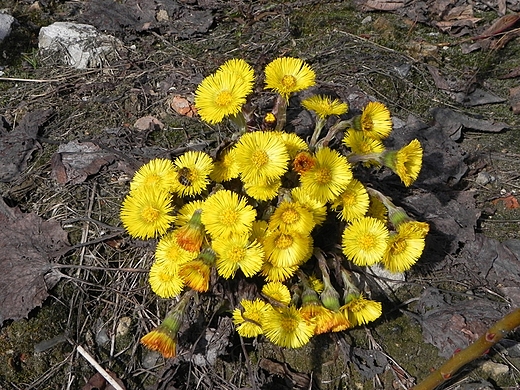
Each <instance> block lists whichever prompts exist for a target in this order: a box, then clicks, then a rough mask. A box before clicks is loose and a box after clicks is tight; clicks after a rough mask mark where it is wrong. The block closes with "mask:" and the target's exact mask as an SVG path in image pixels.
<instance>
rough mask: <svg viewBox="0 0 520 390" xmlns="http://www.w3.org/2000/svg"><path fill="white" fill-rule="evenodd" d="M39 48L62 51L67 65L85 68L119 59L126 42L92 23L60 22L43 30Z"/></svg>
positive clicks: (54, 51) (47, 51)
mask: <svg viewBox="0 0 520 390" xmlns="http://www.w3.org/2000/svg"><path fill="white" fill-rule="evenodd" d="M38 47H39V49H40V51H41V52H42V53H46V54H55V53H58V54H59V55H61V56H62V61H63V62H64V63H65V64H67V65H70V66H72V67H74V68H76V69H85V68H88V67H98V66H101V65H103V64H106V63H107V62H109V60H110V59H112V58H115V57H116V54H117V53H118V52H120V51H122V50H123V43H122V42H121V41H120V40H118V39H117V38H115V37H113V36H111V35H106V34H102V33H100V32H98V31H97V30H96V28H95V27H94V26H91V25H88V24H80V23H70V22H56V23H53V24H51V25H49V26H47V27H42V28H41V29H40V35H39V37H38Z"/></svg>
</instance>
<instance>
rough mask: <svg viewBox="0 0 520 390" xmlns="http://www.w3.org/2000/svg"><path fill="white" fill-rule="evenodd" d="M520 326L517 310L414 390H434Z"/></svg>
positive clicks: (518, 311) (453, 357) (519, 312)
mask: <svg viewBox="0 0 520 390" xmlns="http://www.w3.org/2000/svg"><path fill="white" fill-rule="evenodd" d="M518 326H520V309H515V310H514V311H513V312H512V313H509V314H508V315H506V316H505V317H503V318H502V319H501V320H499V321H498V322H496V323H495V324H494V325H493V326H492V327H491V328H489V329H488V330H487V332H486V333H484V334H483V335H482V336H480V337H479V339H478V340H477V341H475V342H474V343H473V344H471V345H469V346H468V347H467V348H465V349H463V350H462V351H460V352H457V353H455V354H454V355H453V356H452V357H451V358H450V359H449V360H448V361H447V362H446V363H444V364H443V365H442V366H441V367H439V368H438V369H437V370H435V371H434V372H432V373H431V374H430V375H428V376H427V377H426V378H425V379H424V380H423V381H422V382H421V383H419V384H418V385H416V386H415V387H413V388H412V389H414V390H432V389H435V388H436V387H437V386H439V385H440V384H442V383H443V382H444V381H446V380H448V379H450V378H451V377H452V376H453V374H455V372H457V370H458V369H459V368H461V367H462V366H464V365H465V364H467V363H469V362H471V361H473V360H475V359H477V358H479V357H480V356H482V355H483V354H484V353H486V351H487V350H489V349H490V348H491V347H492V346H493V345H495V344H496V343H497V342H499V341H500V340H501V339H502V337H504V336H505V335H506V334H507V333H508V332H510V331H512V330H513V329H515V328H516V327H518Z"/></svg>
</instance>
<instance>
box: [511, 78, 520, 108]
mask: <svg viewBox="0 0 520 390" xmlns="http://www.w3.org/2000/svg"><path fill="white" fill-rule="evenodd" d="M509 102H510V104H511V109H512V110H513V114H520V85H519V86H518V87H514V88H511V89H510V90H509Z"/></svg>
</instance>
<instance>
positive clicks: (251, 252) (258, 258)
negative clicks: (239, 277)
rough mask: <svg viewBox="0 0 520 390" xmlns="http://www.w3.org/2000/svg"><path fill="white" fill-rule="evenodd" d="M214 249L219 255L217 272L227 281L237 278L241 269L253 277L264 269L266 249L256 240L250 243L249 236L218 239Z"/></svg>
mask: <svg viewBox="0 0 520 390" xmlns="http://www.w3.org/2000/svg"><path fill="white" fill-rule="evenodd" d="M212 247H213V250H214V251H215V252H216V254H217V262H216V266H217V271H218V273H219V275H221V276H223V277H224V278H226V279H229V278H231V277H233V276H235V272H236V271H237V270H238V269H239V268H240V269H241V270H242V272H243V273H244V275H246V276H248V277H251V276H253V275H254V274H256V273H257V272H258V271H260V268H261V267H262V263H263V261H264V256H265V254H264V249H263V247H262V245H260V244H259V243H258V242H257V241H256V240H255V241H253V242H249V235H248V234H246V235H244V234H242V235H232V236H231V237H228V238H220V239H216V240H214V241H213V243H212Z"/></svg>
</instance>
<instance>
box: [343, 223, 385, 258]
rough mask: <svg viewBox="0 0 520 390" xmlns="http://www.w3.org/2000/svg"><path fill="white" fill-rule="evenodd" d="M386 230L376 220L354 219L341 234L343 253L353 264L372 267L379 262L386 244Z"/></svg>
mask: <svg viewBox="0 0 520 390" xmlns="http://www.w3.org/2000/svg"><path fill="white" fill-rule="evenodd" d="M388 235H389V233H388V229H387V228H386V226H385V225H384V223H383V222H381V221H380V220H378V219H375V218H372V217H363V218H359V219H356V220H355V221H354V222H352V224H351V225H349V226H347V228H346V229H345V231H344V232H343V238H342V247H343V253H344V254H345V256H347V257H348V258H349V260H351V261H352V262H353V263H354V264H356V265H359V266H364V265H372V264H375V263H377V262H378V261H381V259H382V258H383V254H384V252H385V250H386V247H387V243H388Z"/></svg>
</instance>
